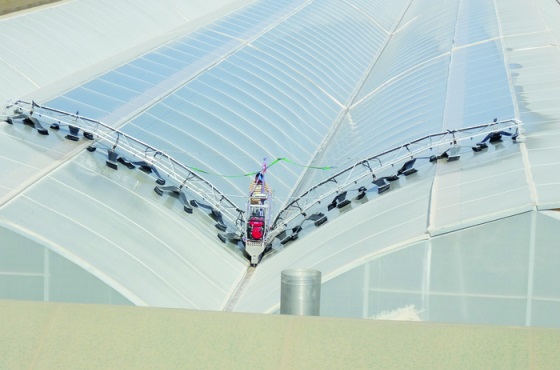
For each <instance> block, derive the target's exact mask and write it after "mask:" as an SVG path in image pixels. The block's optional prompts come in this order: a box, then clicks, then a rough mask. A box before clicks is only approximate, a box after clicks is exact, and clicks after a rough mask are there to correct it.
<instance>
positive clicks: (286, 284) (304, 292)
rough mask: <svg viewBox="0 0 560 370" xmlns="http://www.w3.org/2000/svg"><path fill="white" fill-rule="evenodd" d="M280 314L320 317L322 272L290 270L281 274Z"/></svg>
mask: <svg viewBox="0 0 560 370" xmlns="http://www.w3.org/2000/svg"><path fill="white" fill-rule="evenodd" d="M281 282H282V285H281V290H280V314H283V315H298V316H319V314H320V308H321V307H320V306H321V271H317V270H311V269H288V270H283V271H282V273H281Z"/></svg>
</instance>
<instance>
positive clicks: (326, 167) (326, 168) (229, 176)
mask: <svg viewBox="0 0 560 370" xmlns="http://www.w3.org/2000/svg"><path fill="white" fill-rule="evenodd" d="M278 162H286V163H290V164H293V165H296V166H299V167H304V168H312V169H315V170H322V171H328V170H332V169H334V168H335V167H333V166H323V167H318V166H306V165H304V164H300V163H297V162H294V161H292V160H290V159H288V158H276V159H275V160H274V161H273V162H272V163H271V164H270V165H268V166H267V168H270V167H272V166H274V165H275V164H276V163H278ZM189 169H191V170H192V171H196V172H200V173H203V174H206V175H213V176H220V177H227V178H235V177H246V176H253V175H256V174H257V173H259V172H260V171H255V172H250V173H245V174H242V175H222V174H219V173H215V172H209V171H205V170H203V169H200V168H196V167H189Z"/></svg>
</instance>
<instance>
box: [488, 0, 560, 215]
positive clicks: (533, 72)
mask: <svg viewBox="0 0 560 370" xmlns="http://www.w3.org/2000/svg"><path fill="white" fill-rule="evenodd" d="M538 3H539V6H540V8H537V7H536V6H529V4H528V3H525V2H522V1H515V2H514V5H515V6H512V4H511V3H510V2H502V1H499V2H498V3H497V4H498V9H499V13H500V14H501V16H502V17H501V18H502V29H503V34H504V36H507V37H504V39H503V43H504V48H505V50H506V56H507V60H508V63H509V70H510V76H511V83H512V86H513V88H514V89H515V95H516V99H517V105H518V110H519V117H520V119H521V120H522V121H523V123H524V126H525V129H526V130H527V142H526V144H525V146H526V148H527V160H526V166H528V167H530V169H529V171H530V173H531V181H532V182H534V195H533V196H534V197H535V203H536V204H537V205H538V207H539V209H550V208H558V207H560V200H559V198H558V194H560V175H559V172H558V158H560V147H559V140H560V126H559V125H558V122H560V106H559V105H558V96H559V94H560V70H559V69H558V65H560V46H559V40H560V38H559V34H558V32H557V31H558V24H560V21H559V19H560V15H559V14H560V13H559V11H558V10H559V8H560V7H559V6H558V4H555V3H554V2H546V1H540V2H538ZM555 31H556V32H555Z"/></svg>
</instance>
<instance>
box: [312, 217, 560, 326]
mask: <svg viewBox="0 0 560 370" xmlns="http://www.w3.org/2000/svg"><path fill="white" fill-rule="evenodd" d="M559 222H560V216H559V215H558V212H552V211H549V212H542V213H537V212H528V213H524V214H521V215H517V216H514V217H509V218H504V219H501V220H497V221H494V222H490V223H487V224H484V225H479V226H476V227H473V228H469V229H464V230H460V231H457V232H454V233H449V234H446V235H442V236H438V237H435V238H431V239H430V240H428V241H423V242H418V243H411V244H410V245H408V246H406V247H405V248H402V249H397V250H395V251H391V252H390V253H386V254H384V255H382V256H381V257H379V258H376V259H374V260H372V261H371V262H368V263H365V264H364V265H362V266H360V267H357V268H355V269H353V270H351V271H349V272H346V273H344V274H342V275H340V276H338V277H336V278H334V279H331V280H329V281H328V282H327V283H325V284H323V287H322V293H321V294H322V302H321V314H322V315H323V316H336V317H353V318H369V317H378V316H379V315H381V314H387V313H390V312H399V311H401V312H402V311H403V310H409V311H411V312H415V313H416V314H417V315H418V318H419V319H420V320H424V321H436V322H455V323H475V324H493V325H496V324H498V325H514V326H524V325H527V326H545V327H560V320H559V318H558V315H557V314H556V312H557V310H558V308H559V307H560V304H559V303H558V302H559V298H560V287H559V286H558V284H557V281H558V279H559V278H560V272H559V271H558V269H557V266H556V263H555V261H557V260H558V257H559V253H560V252H558V248H557V240H558V238H559V237H560V232H559V228H558V226H559V225H560V224H559ZM364 292H367V294H364Z"/></svg>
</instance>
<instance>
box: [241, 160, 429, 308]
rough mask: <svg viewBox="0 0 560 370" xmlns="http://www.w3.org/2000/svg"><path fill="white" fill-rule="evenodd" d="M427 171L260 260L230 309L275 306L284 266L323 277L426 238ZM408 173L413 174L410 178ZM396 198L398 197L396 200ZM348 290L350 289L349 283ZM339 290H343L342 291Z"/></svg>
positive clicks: (278, 297) (339, 272)
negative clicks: (313, 270)
mask: <svg viewBox="0 0 560 370" xmlns="http://www.w3.org/2000/svg"><path fill="white" fill-rule="evenodd" d="M431 172H432V171H430V170H426V171H424V172H423V173H424V175H421V174H420V172H419V173H418V174H416V175H412V176H409V178H407V180H406V181H407V184H406V186H403V187H402V188H400V189H398V188H397V186H396V183H395V189H394V190H391V191H390V192H388V193H384V194H383V195H381V196H379V197H372V199H371V200H369V201H368V202H366V203H365V204H363V205H359V206H356V207H355V208H353V209H352V210H349V211H348V212H346V213H345V215H344V216H342V217H337V218H335V219H333V220H332V221H328V223H327V224H325V225H324V226H321V227H320V228H319V229H318V230H317V231H315V232H312V233H310V234H309V235H307V236H305V238H302V239H301V240H298V241H295V242H293V244H290V246H289V247H288V248H286V249H285V250H283V251H281V252H279V253H278V254H275V255H273V256H272V257H271V258H269V259H266V260H264V261H263V262H262V263H261V264H260V266H259V267H258V268H257V270H256V271H255V273H254V275H253V277H252V279H251V281H250V282H249V284H248V285H247V288H246V289H245V291H244V293H243V295H242V296H241V298H240V299H239V302H238V304H237V306H236V307H235V311H241V312H274V311H275V310H277V309H278V307H279V306H278V305H279V299H280V273H281V271H282V270H283V269H286V268H312V269H315V270H318V271H321V273H322V276H323V282H326V281H328V280H330V279H331V278H333V277H334V276H337V275H339V274H341V273H342V272H344V271H348V270H350V269H352V268H354V266H356V265H361V264H363V262H362V261H363V260H367V259H369V258H372V256H374V255H380V254H384V253H387V250H388V249H389V248H397V247H398V246H402V245H405V244H408V243H410V241H411V240H415V239H424V238H427V235H426V223H427V217H428V214H427V209H428V204H429V197H430V188H431V183H432V176H433V173H431ZM410 177H415V179H411V178H410ZM396 199H398V200H399V201H398V202H396ZM349 290H350V289H349ZM342 296H344V295H342Z"/></svg>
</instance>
